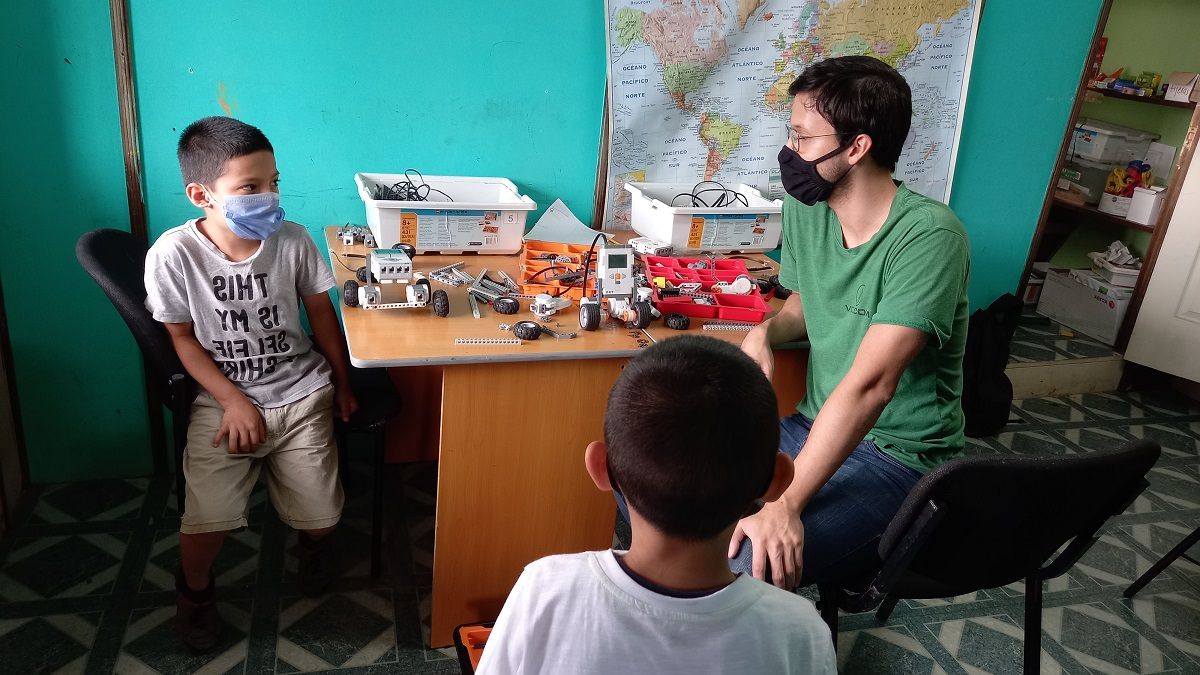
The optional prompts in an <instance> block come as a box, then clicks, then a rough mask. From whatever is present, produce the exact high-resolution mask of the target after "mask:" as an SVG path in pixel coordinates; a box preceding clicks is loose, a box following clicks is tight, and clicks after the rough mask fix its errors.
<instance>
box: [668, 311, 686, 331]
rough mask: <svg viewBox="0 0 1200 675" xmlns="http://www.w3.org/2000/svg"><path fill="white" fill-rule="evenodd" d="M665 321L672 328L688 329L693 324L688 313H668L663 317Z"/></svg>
mask: <svg viewBox="0 0 1200 675" xmlns="http://www.w3.org/2000/svg"><path fill="white" fill-rule="evenodd" d="M663 323H664V324H666V326H667V328H670V329H671V330H687V329H688V328H690V327H691V325H692V320H691V319H689V318H688V315H687V314H668V315H666V316H665V317H663Z"/></svg>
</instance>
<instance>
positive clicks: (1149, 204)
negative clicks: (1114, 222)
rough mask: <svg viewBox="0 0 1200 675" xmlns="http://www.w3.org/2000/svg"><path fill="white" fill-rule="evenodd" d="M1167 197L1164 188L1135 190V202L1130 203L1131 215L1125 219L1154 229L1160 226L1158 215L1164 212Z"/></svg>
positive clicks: (1139, 188)
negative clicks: (1163, 206) (1163, 207)
mask: <svg viewBox="0 0 1200 675" xmlns="http://www.w3.org/2000/svg"><path fill="white" fill-rule="evenodd" d="M1166 196H1167V189H1166V188H1163V187H1158V186H1153V187H1148V188H1144V187H1138V188H1134V189H1133V201H1131V202H1129V214H1128V215H1126V216H1125V218H1127V219H1128V220H1132V221H1133V222H1135V223H1141V224H1142V225H1149V226H1151V227H1154V226H1155V225H1157V224H1158V214H1159V212H1161V211H1162V205H1163V201H1165V200H1166Z"/></svg>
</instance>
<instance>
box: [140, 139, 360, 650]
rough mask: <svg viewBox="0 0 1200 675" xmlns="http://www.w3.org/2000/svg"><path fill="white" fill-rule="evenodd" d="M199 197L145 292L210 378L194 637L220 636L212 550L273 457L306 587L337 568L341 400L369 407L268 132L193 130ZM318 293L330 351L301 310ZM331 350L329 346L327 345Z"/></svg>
mask: <svg viewBox="0 0 1200 675" xmlns="http://www.w3.org/2000/svg"><path fill="white" fill-rule="evenodd" d="M179 165H180V168H181V169H182V171H183V181H184V183H185V185H186V187H185V188H184V189H185V192H186V194H187V197H188V200H189V201H191V202H192V204H193V205H195V206H197V207H199V208H202V209H204V217H202V218H199V219H196V220H189V221H188V222H186V223H184V224H183V225H180V226H179V227H176V228H173V229H171V230H168V231H166V232H164V233H163V235H162V236H161V237H159V238H158V241H156V242H155V243H154V246H152V247H151V249H150V252H149V253H148V254H147V256H146V291H147V298H146V307H147V308H148V309H149V310H150V312H151V313H152V314H153V315H154V318H155V319H157V320H158V321H161V322H162V323H163V324H165V325H166V328H167V331H168V333H170V335H171V340H172V341H173V343H174V345H175V350H176V351H177V352H178V354H179V359H180V360H181V361H182V362H183V365H184V367H185V368H187V371H188V373H189V374H190V375H191V376H192V377H193V378H194V379H195V380H196V382H197V383H199V385H200V387H201V391H200V393H199V395H198V396H197V397H196V400H195V402H194V403H193V404H192V413H191V422H190V424H189V425H188V442H187V449H186V451H185V453H184V458H183V470H184V476H185V479H186V494H185V502H184V513H183V518H182V523H181V525H180V528H179V529H180V535H179V557H180V570H179V573H178V575H177V576H176V589H177V591H178V595H177V603H176V622H177V628H178V630H179V632H180V636H181V637H182V638H183V641H184V642H185V643H186V644H187V645H188V646H189V647H191V648H192V649H194V650H198V651H203V650H207V649H210V648H211V647H212V646H213V645H214V644H216V642H217V639H218V638H219V636H220V631H221V618H220V615H219V614H218V613H217V608H216V603H215V601H214V583H213V577H212V563H213V560H214V559H215V558H216V557H217V554H218V553H219V552H220V550H221V545H222V543H223V542H224V541H225V537H226V535H227V534H228V533H229V531H230V530H234V529H237V528H240V527H244V526H245V525H246V504H247V501H248V499H249V496H250V491H251V489H252V488H253V486H254V483H255V482H256V481H257V479H258V474H259V472H260V471H261V469H262V465H263V464H264V463H265V464H266V465H267V466H268V471H267V478H268V481H267V482H268V487H269V488H270V495H271V501H272V502H273V503H274V505H275V510H276V511H277V512H278V513H279V516H280V518H281V519H282V520H283V521H284V522H286V523H287V524H289V525H291V526H292V527H294V528H296V529H297V530H300V552H301V553H300V577H299V586H300V590H301V591H302V592H304V593H305V594H307V595H318V594H320V593H321V592H322V591H323V590H324V589H325V587H326V586H327V585H328V583H329V581H330V580H331V567H332V561H331V556H332V554H333V548H332V545H331V543H330V541H329V535H330V534H332V532H333V530H334V527H335V526H336V524H337V522H338V520H339V519H340V517H341V510H342V501H343V496H342V489H341V484H340V483H339V481H338V475H337V448H336V446H335V445H334V441H333V426H332V425H333V415H334V414H337V415H338V416H340V417H341V418H342V419H343V420H348V419H349V417H350V415H351V414H353V413H354V411H355V410H356V409H357V407H358V403H357V402H356V401H355V400H354V395H353V394H352V393H351V391H350V386H349V383H348V379H347V376H348V368H347V365H346V358H345V355H344V351H343V344H344V343H343V341H342V334H341V329H340V328H339V326H338V321H337V315H336V314H335V313H334V309H333V303H332V302H330V300H329V295H328V293H327V291H328V290H329V289H330V288H332V287H333V285H334V279H333V274H332V273H331V272H330V270H329V266H328V264H327V263H326V262H325V260H324V259H323V258H322V256H321V255H320V253H319V252H318V251H317V248H316V246H315V245H314V243H313V241H312V238H311V237H309V236H308V233H307V232H306V231H305V230H304V228H303V227H301V226H299V225H297V224H295V223H292V222H289V221H285V220H283V209H281V208H279V187H278V186H279V172H278V171H277V170H276V167H275V153H274V149H273V148H272V147H271V143H270V141H268V140H267V138H266V136H264V135H263V133H262V132H261V131H259V130H258V129H256V128H254V127H252V126H250V125H247V124H244V123H242V122H239V121H237V120H234V119H230V118H227V117H206V118H204V119H202V120H199V121H197V122H195V123H193V124H192V125H190V126H189V127H188V128H187V129H185V130H184V132H183V135H182V136H181V137H180V139H179ZM301 302H303V303H304V308H305V311H306V312H307V314H308V319H309V323H310V325H311V327H312V332H313V336H314V337H315V339H316V342H317V346H318V347H319V348H320V351H321V353H317V351H315V350H314V349H313V344H312V342H311V341H310V340H309V338H308V336H307V335H305V333H304V331H303V329H302V326H301V324H300V311H299V305H300V303H301ZM322 354H324V356H322Z"/></svg>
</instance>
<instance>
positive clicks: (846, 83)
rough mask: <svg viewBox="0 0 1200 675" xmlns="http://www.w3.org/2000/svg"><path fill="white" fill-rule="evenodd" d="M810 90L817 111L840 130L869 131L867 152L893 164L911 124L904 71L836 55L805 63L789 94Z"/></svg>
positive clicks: (890, 166)
mask: <svg viewBox="0 0 1200 675" xmlns="http://www.w3.org/2000/svg"><path fill="white" fill-rule="evenodd" d="M801 93H807V94H811V95H812V97H813V100H814V101H815V103H816V108H817V112H818V113H820V115H821V117H824V118H825V120H826V121H828V122H829V123H830V124H831V125H833V129H834V131H836V132H838V133H839V134H844V135H847V136H849V135H852V134H866V135H868V136H870V137H871V153H870V154H871V157H873V158H874V159H875V163H876V164H878V165H879V166H881V167H883V168H884V169H887V170H889V171H894V170H895V169H896V161H897V160H898V159H900V151H901V150H903V149H904V141H905V139H907V138H908V129H909V127H910V126H912V90H911V89H909V86H908V82H905V81H904V76H903V75H901V74H900V73H898V72H896V69H895V68H893V67H891V66H889V65H887V64H886V63H884V62H883V61H880V60H878V59H873V58H871V57H869V56H839V57H836V58H832V59H825V60H824V61H820V62H818V63H814V64H813V65H811V66H809V67H808V68H807V69H805V71H804V72H803V73H801V74H800V77H797V78H796V81H795V82H792V86H790V87H788V94H789V95H790V96H795V95H796V94H801Z"/></svg>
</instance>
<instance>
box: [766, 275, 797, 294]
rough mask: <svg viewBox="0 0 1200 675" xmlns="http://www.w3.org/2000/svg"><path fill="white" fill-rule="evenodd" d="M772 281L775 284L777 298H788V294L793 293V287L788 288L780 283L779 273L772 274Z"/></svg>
mask: <svg viewBox="0 0 1200 675" xmlns="http://www.w3.org/2000/svg"><path fill="white" fill-rule="evenodd" d="M770 281H771V284H772V285H773V286H775V297H776V298H779V299H780V300H787V299H788V296H789V295H791V294H792V289H790V288H787V287H785V286H783V285H782V284H780V283H779V275H778V274H772V275H771V278H770Z"/></svg>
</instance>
